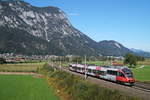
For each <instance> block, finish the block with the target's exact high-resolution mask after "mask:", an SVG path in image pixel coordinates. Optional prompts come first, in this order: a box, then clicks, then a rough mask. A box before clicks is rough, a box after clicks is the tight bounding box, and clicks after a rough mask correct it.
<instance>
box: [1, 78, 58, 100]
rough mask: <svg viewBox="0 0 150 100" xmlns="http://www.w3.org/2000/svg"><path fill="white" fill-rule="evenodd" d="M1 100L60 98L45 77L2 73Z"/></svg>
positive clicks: (47, 99)
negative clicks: (49, 86)
mask: <svg viewBox="0 0 150 100" xmlns="http://www.w3.org/2000/svg"><path fill="white" fill-rule="evenodd" d="M0 100H59V99H58V98H57V97H56V96H55V95H54V92H53V90H52V89H50V88H48V84H47V82H46V80H45V79H41V78H33V77H32V76H24V75H22V76H19V75H0Z"/></svg>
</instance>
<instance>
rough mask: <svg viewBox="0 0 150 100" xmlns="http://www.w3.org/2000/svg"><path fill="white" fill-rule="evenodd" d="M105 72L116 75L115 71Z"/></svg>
mask: <svg viewBox="0 0 150 100" xmlns="http://www.w3.org/2000/svg"><path fill="white" fill-rule="evenodd" d="M107 74H110V75H117V71H112V70H107Z"/></svg>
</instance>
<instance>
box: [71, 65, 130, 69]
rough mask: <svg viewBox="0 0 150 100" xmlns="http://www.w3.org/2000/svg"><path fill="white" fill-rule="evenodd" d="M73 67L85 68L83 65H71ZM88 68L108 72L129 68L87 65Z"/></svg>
mask: <svg viewBox="0 0 150 100" xmlns="http://www.w3.org/2000/svg"><path fill="white" fill-rule="evenodd" d="M70 65H72V66H77V67H85V65H83V64H70ZM87 67H88V68H90V69H97V68H98V67H101V68H104V69H108V70H118V69H124V68H128V67H127V66H95V65H87Z"/></svg>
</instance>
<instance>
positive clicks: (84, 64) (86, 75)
mask: <svg viewBox="0 0 150 100" xmlns="http://www.w3.org/2000/svg"><path fill="white" fill-rule="evenodd" d="M84 66H85V76H84V78H85V79H86V78H87V68H86V67H87V66H86V55H85V64H84Z"/></svg>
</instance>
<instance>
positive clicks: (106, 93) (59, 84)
mask: <svg viewBox="0 0 150 100" xmlns="http://www.w3.org/2000/svg"><path fill="white" fill-rule="evenodd" d="M40 72H42V73H44V74H46V75H47V76H48V82H49V85H50V86H52V87H54V88H55V89H56V90H57V91H56V92H57V94H58V95H59V96H62V98H64V100H139V99H138V98H134V97H130V96H126V95H125V94H122V93H120V92H119V91H115V90H111V89H106V88H102V87H99V86H98V85H95V84H92V83H90V82H89V81H85V80H83V79H81V78H80V77H78V76H75V75H72V74H69V73H66V72H64V71H59V70H54V69H53V68H52V67H49V66H46V65H45V66H44V67H43V68H42V69H41V70H40Z"/></svg>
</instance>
